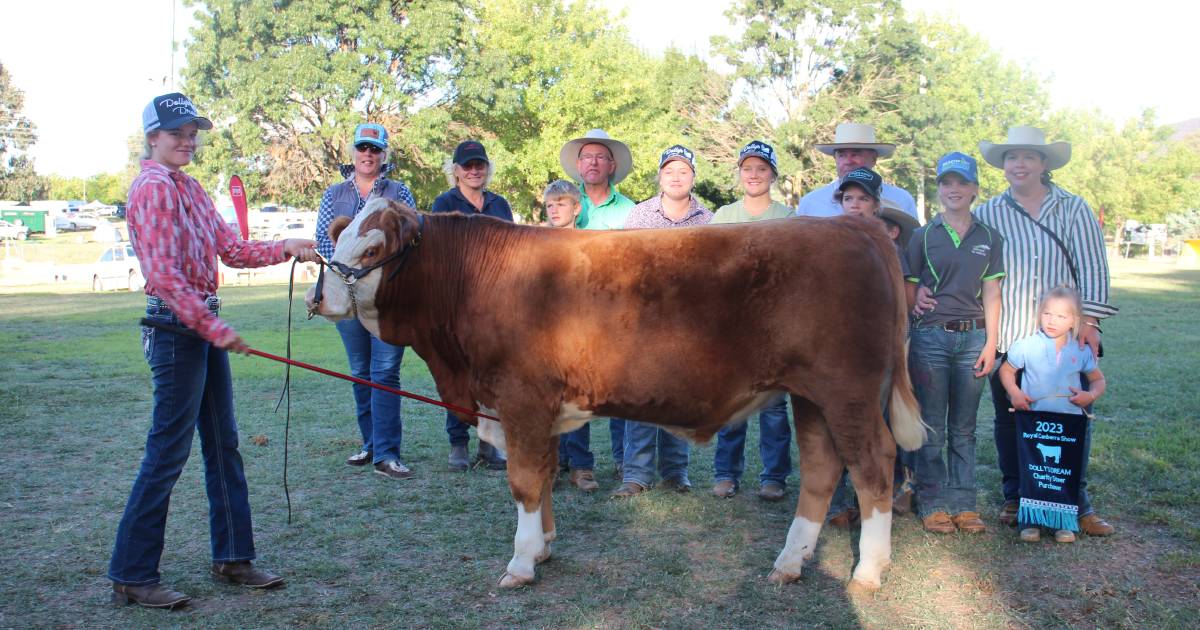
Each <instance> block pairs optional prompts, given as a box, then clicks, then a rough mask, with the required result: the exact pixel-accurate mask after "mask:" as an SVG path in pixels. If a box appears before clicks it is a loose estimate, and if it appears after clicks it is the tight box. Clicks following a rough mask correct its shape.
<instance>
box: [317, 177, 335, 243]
mask: <svg viewBox="0 0 1200 630" xmlns="http://www.w3.org/2000/svg"><path fill="white" fill-rule="evenodd" d="M332 222H333V187H332V186H331V187H329V188H326V189H325V194H323V195H321V206H320V207H319V208H317V234H316V241H317V253H319V254H321V255H322V256H324V257H325V259H326V260H329V259H330V258H333V239H331V238H329V224H330V223H332Z"/></svg>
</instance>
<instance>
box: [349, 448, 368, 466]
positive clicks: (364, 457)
mask: <svg viewBox="0 0 1200 630" xmlns="http://www.w3.org/2000/svg"><path fill="white" fill-rule="evenodd" d="M373 456H374V453H372V452H371V451H368V450H366V449H363V450H361V451H359V452H358V453H355V454H354V455H351V456H350V457H347V458H346V465H347V466H366V465H367V464H370V463H371V458H372V457H373Z"/></svg>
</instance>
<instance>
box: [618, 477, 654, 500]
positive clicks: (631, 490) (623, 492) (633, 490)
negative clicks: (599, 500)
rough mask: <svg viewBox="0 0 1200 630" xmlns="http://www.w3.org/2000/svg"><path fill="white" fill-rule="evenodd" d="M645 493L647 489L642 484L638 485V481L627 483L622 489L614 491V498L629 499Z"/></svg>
mask: <svg viewBox="0 0 1200 630" xmlns="http://www.w3.org/2000/svg"><path fill="white" fill-rule="evenodd" d="M645 491H646V488H645V486H643V485H642V484H640V483H637V482H636V481H626V482H625V483H623V484H621V487H619V488H617V489H616V490H613V493H612V498H614V499H628V498H629V497H636V496H637V495H639V494H641V493H643V492H645Z"/></svg>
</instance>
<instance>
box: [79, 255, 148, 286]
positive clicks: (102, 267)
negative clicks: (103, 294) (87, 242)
mask: <svg viewBox="0 0 1200 630" xmlns="http://www.w3.org/2000/svg"><path fill="white" fill-rule="evenodd" d="M91 271H92V290H93V291H104V290H106V289H129V290H130V291H137V290H138V289H141V288H142V286H144V285H145V284H146V280H145V278H143V277H142V266H141V265H140V264H138V259H137V254H134V253H133V245H130V244H129V243H117V244H116V245H113V246H112V247H109V248H108V249H106V250H104V253H103V254H101V255H100V260H98V261H96V263H95V265H93V266H92V269H91Z"/></svg>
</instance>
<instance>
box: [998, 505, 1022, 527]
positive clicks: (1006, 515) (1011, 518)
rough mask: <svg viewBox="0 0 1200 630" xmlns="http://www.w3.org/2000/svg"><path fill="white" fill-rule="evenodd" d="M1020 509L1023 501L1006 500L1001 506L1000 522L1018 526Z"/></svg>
mask: <svg viewBox="0 0 1200 630" xmlns="http://www.w3.org/2000/svg"><path fill="white" fill-rule="evenodd" d="M1020 510H1021V503H1020V502H1019V501H1005V502H1004V506H1003V507H1001V508H1000V524H1001V525H1008V526H1009V527H1016V526H1017V512H1019V511H1020Z"/></svg>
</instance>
